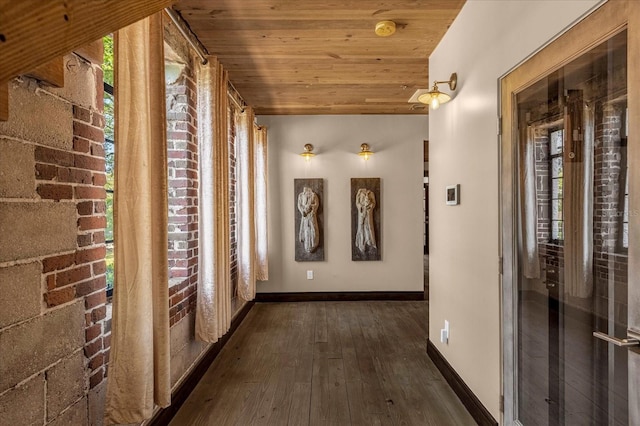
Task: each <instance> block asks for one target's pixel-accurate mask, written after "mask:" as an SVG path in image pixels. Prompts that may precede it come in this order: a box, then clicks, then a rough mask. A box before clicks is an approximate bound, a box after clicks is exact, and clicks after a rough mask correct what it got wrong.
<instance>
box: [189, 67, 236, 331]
mask: <svg viewBox="0 0 640 426" xmlns="http://www.w3.org/2000/svg"><path fill="white" fill-rule="evenodd" d="M227 86H228V77H227V73H226V71H224V69H223V68H222V65H221V64H220V63H219V62H218V61H217V60H216V59H215V58H209V62H208V63H207V64H205V65H200V66H199V67H198V71H197V87H198V149H199V154H200V155H199V177H200V187H199V191H200V193H199V197H200V200H199V206H198V207H199V210H198V214H199V225H198V226H199V229H198V236H199V244H200V246H199V249H198V298H197V302H196V338H197V339H198V340H201V341H204V342H216V341H217V340H218V339H219V338H220V337H221V336H222V335H224V334H225V333H226V332H227V331H228V330H229V326H230V324H231V315H232V312H231V231H230V213H229V209H230V204H229V140H228V135H229V133H228V129H229V126H228V99H227Z"/></svg>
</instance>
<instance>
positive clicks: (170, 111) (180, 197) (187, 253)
mask: <svg viewBox="0 0 640 426" xmlns="http://www.w3.org/2000/svg"><path fill="white" fill-rule="evenodd" d="M196 94H197V92H196V83H195V81H194V78H193V74H192V71H191V68H190V67H186V68H185V70H184V72H183V74H182V76H181V77H180V78H178V80H177V81H176V82H175V83H173V84H168V85H167V86H166V95H167V102H166V106H167V149H168V179H169V182H168V186H169V286H170V288H169V297H170V304H169V318H170V323H171V325H172V326H173V325H174V324H175V323H176V322H178V321H180V320H181V319H182V318H184V317H185V316H186V315H187V314H189V313H190V312H192V311H194V310H195V305H196V297H197V296H196V287H197V282H198V139H197V133H198V131H197V128H198V123H197V113H196V106H197V103H196V102H197V100H196Z"/></svg>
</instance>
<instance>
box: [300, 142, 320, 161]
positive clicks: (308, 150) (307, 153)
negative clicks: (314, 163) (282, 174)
mask: <svg viewBox="0 0 640 426" xmlns="http://www.w3.org/2000/svg"><path fill="white" fill-rule="evenodd" d="M300 155H301V156H302V157H303V158H304V160H305V161H311V157H315V156H316V155H315V154H314V153H313V145H311V144H310V143H308V144H305V145H304V152H301V153H300Z"/></svg>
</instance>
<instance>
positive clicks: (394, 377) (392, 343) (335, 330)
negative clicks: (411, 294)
mask: <svg viewBox="0 0 640 426" xmlns="http://www.w3.org/2000/svg"><path fill="white" fill-rule="evenodd" d="M427 325H428V304H427V302H425V301H417V302H299V303H256V305H255V306H254V307H253V309H252V310H251V312H249V314H248V315H247V317H246V318H245V320H244V322H243V323H242V324H241V325H240V327H239V328H238V330H237V331H236V332H235V334H234V335H233V336H232V338H231V339H230V340H229V342H228V343H227V345H226V346H225V348H224V349H223V350H222V351H221V352H220V354H219V355H218V358H217V359H216V360H215V361H214V363H213V364H212V365H211V367H210V368H209V370H208V371H207V373H206V374H205V375H204V376H203V377H202V380H201V381H200V383H199V384H198V386H197V387H196V388H195V389H194V391H193V393H192V394H191V395H190V396H189V398H188V399H187V401H186V402H185V403H184V405H183V406H182V408H181V409H180V411H178V413H177V414H176V416H175V417H174V419H173V421H172V422H171V426H188V425H216V426H218V425H234V426H235V425H242V426H244V425H276V426H280V425H291V426H305V425H309V426H315V425H366V426H369V425H416V426H422V425H433V426H447V425H464V426H466V425H475V424H476V423H475V422H474V421H473V419H472V418H471V416H470V415H469V413H468V412H467V411H466V410H465V408H464V406H463V405H462V403H461V402H460V401H459V400H458V398H457V397H456V395H455V394H454V393H453V391H452V390H451V388H450V387H449V386H448V384H447V383H446V382H445V380H444V378H443V377H442V376H441V375H440V373H439V372H438V370H437V369H436V367H435V366H434V365H433V363H432V362H431V360H430V359H429V358H428V357H427V354H426V349H425V348H426V341H427V333H428V327H427Z"/></svg>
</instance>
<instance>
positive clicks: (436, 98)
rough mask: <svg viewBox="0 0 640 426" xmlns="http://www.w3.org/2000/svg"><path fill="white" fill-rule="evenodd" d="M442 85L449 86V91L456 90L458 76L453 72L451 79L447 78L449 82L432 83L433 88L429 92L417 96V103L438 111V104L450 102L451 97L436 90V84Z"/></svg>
mask: <svg viewBox="0 0 640 426" xmlns="http://www.w3.org/2000/svg"><path fill="white" fill-rule="evenodd" d="M444 83H447V84H448V85H449V90H451V91H454V90H456V87H457V86H458V74H457V73H455V72H454V73H453V74H451V77H449V80H446V81H434V82H433V88H431V90H429V91H428V92H427V93H423V94H422V95H420V96H418V102H420V103H423V104H427V105H431V108H432V109H438V108H440V104H444V103H446V102H449V101H450V100H451V96H450V95H448V94H446V93H442V92H441V91H440V90H438V84H444Z"/></svg>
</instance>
